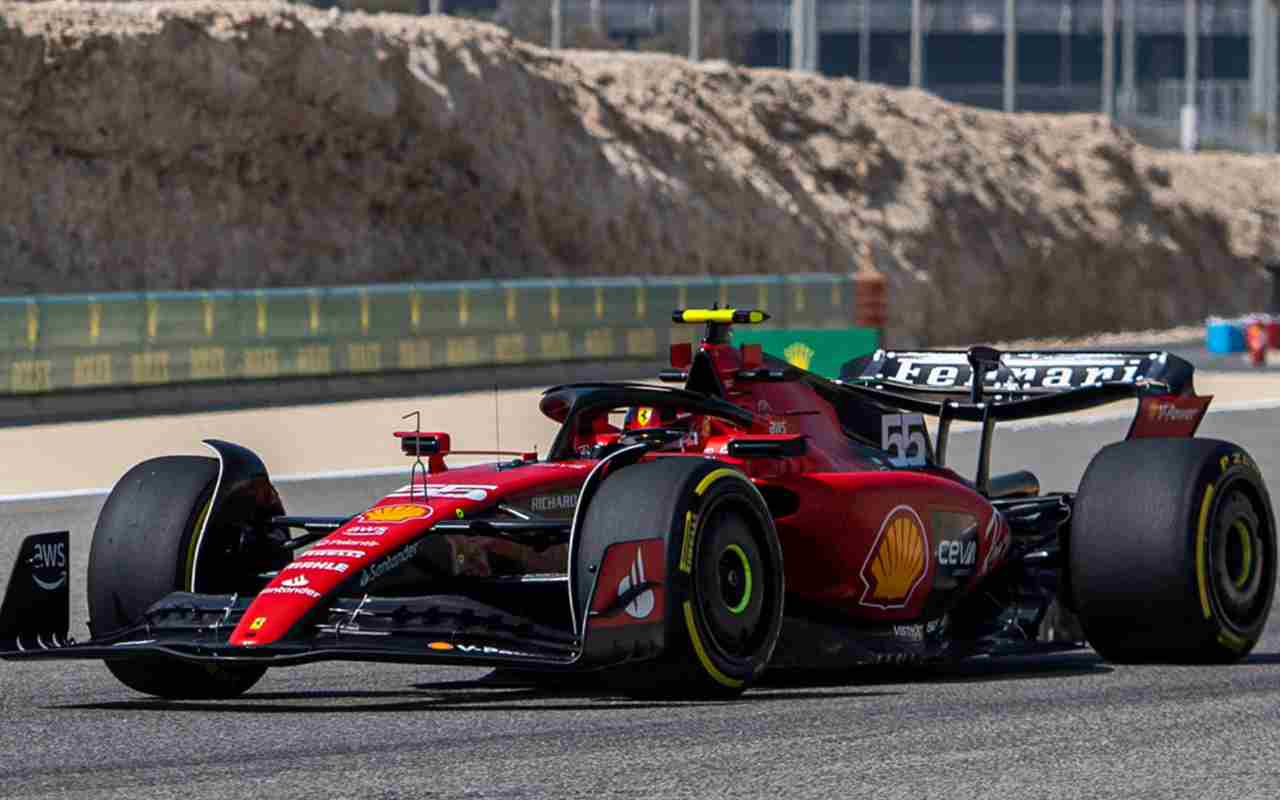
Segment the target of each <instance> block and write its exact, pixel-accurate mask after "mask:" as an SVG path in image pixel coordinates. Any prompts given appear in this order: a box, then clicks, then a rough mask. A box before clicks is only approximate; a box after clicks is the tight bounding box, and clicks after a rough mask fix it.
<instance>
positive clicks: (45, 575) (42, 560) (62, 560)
mask: <svg viewBox="0 0 1280 800" xmlns="http://www.w3.org/2000/svg"><path fill="white" fill-rule="evenodd" d="M27 563H28V564H30V565H31V579H32V580H33V581H35V584H36V586H38V587H40V588H41V589H44V590H45V591H46V592H52V591H54V590H55V589H61V588H62V586H63V585H64V584H65V583H66V582H67V543H66V542H49V543H47V544H46V543H42V542H37V543H36V544H34V545H32V547H31V557H30V558H29V559H28V560H27Z"/></svg>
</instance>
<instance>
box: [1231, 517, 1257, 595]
mask: <svg viewBox="0 0 1280 800" xmlns="http://www.w3.org/2000/svg"><path fill="white" fill-rule="evenodd" d="M1232 527H1233V528H1235V531H1236V535H1237V536H1239V537H1240V549H1241V550H1243V551H1244V552H1243V553H1242V554H1241V556H1240V562H1241V564H1240V577H1238V578H1236V580H1235V584H1236V588H1237V589H1243V588H1244V585H1245V584H1246V583H1248V582H1249V573H1250V572H1251V571H1252V570H1253V534H1252V532H1251V531H1250V530H1249V526H1248V525H1245V524H1244V523H1243V522H1241V521H1240V520H1236V522H1235V524H1234V525H1232Z"/></svg>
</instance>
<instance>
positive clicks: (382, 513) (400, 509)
mask: <svg viewBox="0 0 1280 800" xmlns="http://www.w3.org/2000/svg"><path fill="white" fill-rule="evenodd" d="M429 516H431V506H417V505H397V506H379V507H378V508H374V509H371V510H369V511H366V512H365V513H363V514H361V515H360V519H361V521H362V522H392V523H396V522H408V521H409V520H411V519H422V518H424V517H429Z"/></svg>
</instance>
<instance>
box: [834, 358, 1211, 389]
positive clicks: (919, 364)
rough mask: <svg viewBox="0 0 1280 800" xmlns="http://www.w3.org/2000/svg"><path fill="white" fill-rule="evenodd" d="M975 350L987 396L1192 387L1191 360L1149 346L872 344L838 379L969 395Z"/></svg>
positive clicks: (845, 366) (893, 387)
mask: <svg viewBox="0 0 1280 800" xmlns="http://www.w3.org/2000/svg"><path fill="white" fill-rule="evenodd" d="M975 351H977V355H978V356H982V357H985V358H987V359H988V360H985V361H983V362H982V363H983V364H984V372H985V373H986V374H985V375H984V377H983V380H982V391H981V394H983V395H987V396H990V397H991V398H992V399H993V400H1022V399H1026V398H1030V397H1036V396H1043V395H1051V394H1061V393H1062V392H1066V391H1072V390H1080V389H1093V388H1099V387H1104V386H1116V385H1120V386H1133V387H1138V388H1142V389H1147V388H1150V389H1156V390H1159V391H1160V392H1161V393H1163V394H1176V395H1181V394H1194V391H1193V389H1192V375H1193V373H1194V372H1195V367H1193V366H1192V365H1191V364H1190V363H1189V362H1188V361H1186V360H1185V359H1182V358H1179V357H1177V356H1175V355H1172V354H1170V353H1161V352H1151V351H1145V352H1137V351H1086V350H1059V351H1009V352H1001V351H998V350H994V349H992V348H985V347H984V348H971V349H970V350H968V351H958V350H918V351H903V352H895V351H889V350H877V351H876V352H875V353H873V354H871V355H868V356H863V357H862V358H857V359H854V360H853V361H850V362H848V363H846V364H845V365H844V367H843V369H841V372H840V378H841V381H842V382H844V383H846V384H856V385H863V386H880V387H883V388H885V389H887V390H896V391H900V392H907V393H910V394H921V395H932V396H938V395H951V396H956V397H957V398H958V397H965V396H972V394H973V363H972V361H971V358H973V357H974V354H975ZM1104 402H1107V401H1104Z"/></svg>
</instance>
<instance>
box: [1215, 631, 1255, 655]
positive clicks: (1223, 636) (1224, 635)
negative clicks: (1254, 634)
mask: <svg viewBox="0 0 1280 800" xmlns="http://www.w3.org/2000/svg"><path fill="white" fill-rule="evenodd" d="M1218 642H1219V643H1220V644H1222V645H1223V646H1224V647H1228V648H1230V649H1232V650H1235V651H1236V652H1237V653H1239V652H1243V651H1244V649H1245V648H1246V647H1248V646H1249V640H1248V639H1244V638H1241V637H1239V636H1236V635H1235V634H1234V633H1231V632H1230V631H1218Z"/></svg>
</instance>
